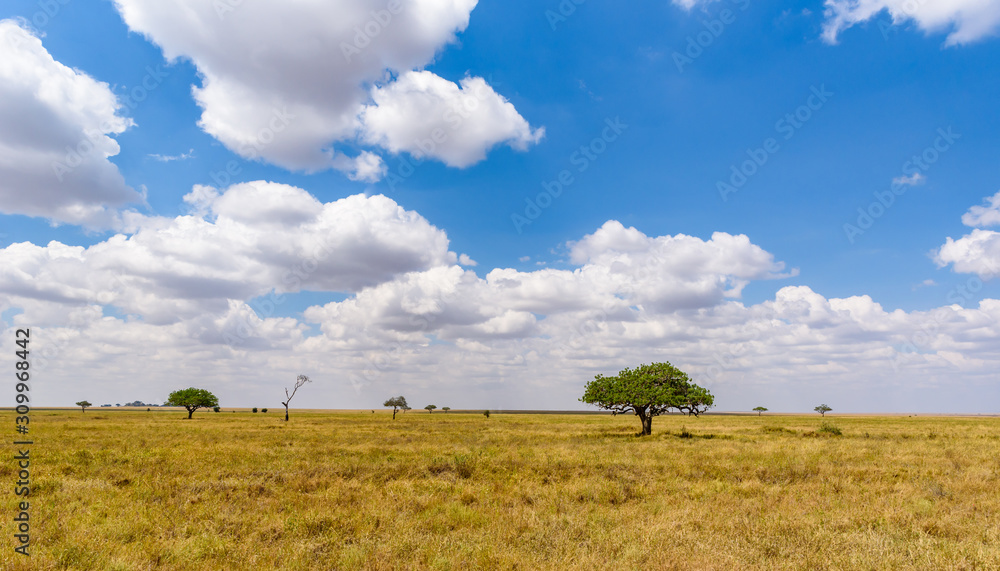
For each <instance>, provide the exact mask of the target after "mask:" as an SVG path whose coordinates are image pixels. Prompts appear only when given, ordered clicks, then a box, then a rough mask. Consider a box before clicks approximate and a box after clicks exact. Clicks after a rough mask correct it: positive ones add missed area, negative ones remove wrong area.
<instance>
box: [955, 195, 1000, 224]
mask: <svg viewBox="0 0 1000 571" xmlns="http://www.w3.org/2000/svg"><path fill="white" fill-rule="evenodd" d="M983 202H984V203H985V204H984V205H983V206H979V205H977V206H973V207H972V208H970V209H969V211H968V212H966V213H965V214H963V215H962V224H965V225H966V226H972V227H973V228H982V227H984V226H997V225H1000V192H997V193H996V194H994V195H993V196H989V197H987V198H984V199H983Z"/></svg>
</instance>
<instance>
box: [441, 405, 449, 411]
mask: <svg viewBox="0 0 1000 571" xmlns="http://www.w3.org/2000/svg"><path fill="white" fill-rule="evenodd" d="M441 410H443V411H445V412H448V411H449V410H451V407H450V406H443V407H441Z"/></svg>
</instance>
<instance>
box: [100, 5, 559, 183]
mask: <svg viewBox="0 0 1000 571" xmlns="http://www.w3.org/2000/svg"><path fill="white" fill-rule="evenodd" d="M115 4H116V6H117V7H118V10H119V12H120V13H121V14H122V18H123V19H124V20H125V22H126V24H127V25H128V26H129V28H130V29H132V30H134V31H137V32H140V33H142V34H144V35H146V36H147V37H148V38H150V39H151V40H152V41H153V42H155V43H156V44H158V45H159V46H160V47H161V48H162V49H163V52H164V55H165V56H166V57H167V58H168V59H174V58H180V57H186V58H190V59H191V60H192V61H193V62H194V64H195V65H196V66H197V67H198V70H199V73H200V74H201V76H202V85H201V86H200V87H195V88H194V89H193V94H194V97H195V100H196V101H197V103H198V105H199V106H201V108H202V111H203V112H202V116H201V120H200V122H199V125H200V126H201V127H202V128H203V129H204V130H205V131H206V132H207V133H209V134H210V135H212V136H213V137H215V138H217V139H218V140H219V141H221V142H222V143H223V144H224V145H225V146H226V147H228V148H229V149H231V150H233V151H234V152H236V153H238V154H239V155H241V156H243V157H246V158H251V159H262V160H265V161H268V162H270V163H273V164H277V165H280V166H283V167H285V168H289V169H294V170H305V171H318V170H323V169H327V168H331V167H332V168H336V169H339V170H341V171H344V172H345V173H347V174H348V176H349V177H350V178H353V179H356V180H363V181H373V180H377V179H378V178H379V177H380V176H382V174H383V173H384V172H385V166H384V165H383V164H382V161H381V158H380V157H379V156H378V155H376V154H373V153H372V152H370V151H369V152H366V151H362V152H360V154H357V155H355V156H349V154H348V152H347V151H343V150H342V149H339V148H337V146H338V145H340V146H341V147H344V146H347V147H350V146H353V145H354V144H356V143H357V142H359V141H366V140H367V141H372V140H377V141H379V142H384V143H385V144H388V145H395V147H394V148H407V149H409V148H410V147H409V145H411V144H412V143H411V142H410V141H409V140H406V141H405V142H400V141H401V139H406V138H407V137H409V136H410V135H411V134H413V133H414V132H419V131H420V129H419V128H417V127H415V126H426V119H427V118H426V117H425V116H423V115H420V114H414V113H419V111H420V110H421V107H420V106H419V105H413V104H412V103H413V98H414V97H415V96H416V93H415V91H414V89H415V87H414V85H413V82H412V80H410V79H409V78H411V74H410V72H411V70H414V69H420V68H422V67H423V66H425V65H427V64H429V63H431V61H432V60H433V58H434V56H435V54H436V53H437V52H438V51H439V50H440V49H441V48H442V47H444V46H445V45H447V44H448V43H450V42H453V41H454V40H455V34H456V33H458V32H461V31H462V30H464V29H465V28H466V26H468V23H469V15H470V13H471V11H472V9H473V8H475V6H476V0H415V1H413V2H407V3H399V4H397V3H395V2H392V3H388V4H387V3H386V2H384V1H382V0H339V1H337V2H328V3H315V2H313V3H302V2H293V3H283V4H275V3H266V2H241V3H234V2H204V1H202V0H178V1H176V2H159V1H156V0H115ZM397 8H398V9H397ZM387 70H388V71H389V72H391V74H392V75H393V76H395V75H397V74H398V75H400V80H401V81H403V82H404V85H403V86H402V87H397V86H396V84H395V82H393V81H392V80H390V81H388V82H387V83H386V84H385V85H384V86H383V87H375V88H372V89H373V91H372V92H371V94H369V93H368V89H369V88H370V87H371V86H372V85H373V84H375V83H377V82H380V81H384V80H385V78H386V71H387ZM420 77H430V78H434V79H435V80H432V81H431V83H434V84H435V85H438V84H441V83H443V84H449V85H454V84H451V83H450V82H447V81H446V80H443V79H441V78H437V77H436V76H434V75H433V74H430V73H429V72H420ZM473 80H475V81H480V82H481V81H482V80H481V79H478V78H473ZM470 81H471V80H470ZM428 89H430V88H429V87H428ZM486 89H487V90H488V91H489V93H490V94H491V95H490V97H487V101H485V102H484V105H483V107H484V111H480V112H479V113H476V114H475V115H474V116H472V117H470V119H469V120H468V121H466V122H464V123H463V124H462V125H461V126H460V127H459V128H458V129H456V130H455V132H454V133H453V137H454V142H452V143H451V144H450V145H446V147H445V149H443V150H442V152H441V153H439V154H434V153H432V154H431V155H432V156H434V157H436V158H442V160H446V162H447V161H449V160H459V162H461V163H462V164H463V165H466V164H470V163H469V162H468V161H469V160H472V159H470V158H469V157H480V158H481V157H482V156H483V155H484V153H485V151H486V150H487V149H489V148H490V147H491V146H493V145H495V144H497V143H499V142H505V141H506V142H510V144H512V145H514V146H517V147H519V148H523V146H524V145H525V144H526V141H525V140H524V139H523V136H522V134H521V132H520V131H521V130H522V129H528V128H527V126H526V123H525V122H524V120H523V118H521V117H520V115H518V114H517V113H516V111H513V107H511V106H510V104H509V103H506V102H505V101H504V100H502V98H501V97H500V96H499V95H496V94H495V93H493V91H492V89H491V88H489V87H488V86H487V87H486ZM428 95H429V96H431V97H441V96H442V92H441V91H440V89H437V90H430V91H428ZM444 95H445V96H448V97H451V96H452V95H453V94H450V93H445V94H444ZM370 97H375V98H376V99H377V100H380V101H382V102H384V103H385V104H386V105H387V106H390V107H391V108H392V111H388V112H383V113H376V110H373V109H372V108H371V106H368V107H367V108H366V103H367V102H368V99H369V98H370ZM491 98H492V99H491ZM445 104H447V102H446V101H441V102H439V105H438V106H439V107H440V106H441V105H445ZM440 108H441V111H444V108H443V107H440ZM362 112H365V116H370V117H373V118H374V117H377V118H378V119H379V121H377V126H376V127H375V128H374V130H371V129H370V128H369V127H368V126H367V125H366V124H365V123H364V122H363V120H362V118H361V117H359V114H361V113H362ZM498 113H499V115H498ZM387 115H393V116H392V117H391V118H389V117H387ZM504 122H506V124H504ZM535 133H540V131H535ZM530 134H531V133H530V129H529V135H530ZM497 137H500V138H499V139H498V138H497ZM460 143H464V144H467V145H471V148H470V149H468V150H465V151H464V153H468V155H467V156H466V155H464V154H463V153H462V151H460V149H458V148H457V145H458V144H460ZM460 155H461V156H462V158H461V159H455V158H454V157H458V156H460ZM449 164H452V163H449Z"/></svg>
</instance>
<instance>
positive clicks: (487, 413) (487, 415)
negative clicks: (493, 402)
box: [483, 410, 490, 418]
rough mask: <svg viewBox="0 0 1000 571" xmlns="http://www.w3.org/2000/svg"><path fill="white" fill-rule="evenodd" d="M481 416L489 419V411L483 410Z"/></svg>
mask: <svg viewBox="0 0 1000 571" xmlns="http://www.w3.org/2000/svg"><path fill="white" fill-rule="evenodd" d="M483 416H485V417H486V418H489V417H490V411H489V410H484V411H483Z"/></svg>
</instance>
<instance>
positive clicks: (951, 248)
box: [932, 192, 1000, 280]
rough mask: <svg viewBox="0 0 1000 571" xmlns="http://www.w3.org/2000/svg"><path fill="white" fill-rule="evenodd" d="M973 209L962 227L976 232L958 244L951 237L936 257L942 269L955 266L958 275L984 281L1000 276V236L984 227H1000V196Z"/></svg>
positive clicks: (962, 238)
mask: <svg viewBox="0 0 1000 571" xmlns="http://www.w3.org/2000/svg"><path fill="white" fill-rule="evenodd" d="M983 202H984V203H985V204H984V205H982V206H973V207H972V208H970V209H969V211H968V212H966V213H965V214H964V215H962V223H963V224H965V225H966V226H971V227H974V228H975V230H973V231H972V232H970V233H969V234H966V235H965V236H962V237H961V238H959V239H957V240H955V239H952V238H951V237H950V236H949V237H948V238H947V240H946V241H945V243H944V244H943V245H942V246H941V247H940V248H938V249H937V250H936V251H934V252H933V253H932V257H933V258H934V261H935V262H936V263H937V265H938V267H945V266H947V265H949V264H950V265H951V267H952V269H953V270H955V271H956V272H958V273H963V274H976V275H977V276H979V278H980V279H982V280H989V279H992V278H995V277H997V276H1000V232H996V231H994V230H984V229H983V228H982V227H984V226H1000V192H997V193H996V194H994V195H993V196H990V197H987V198H985V199H984V200H983Z"/></svg>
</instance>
